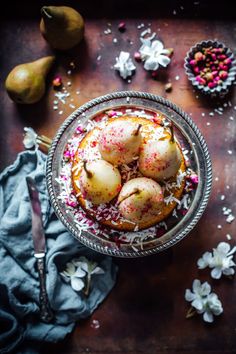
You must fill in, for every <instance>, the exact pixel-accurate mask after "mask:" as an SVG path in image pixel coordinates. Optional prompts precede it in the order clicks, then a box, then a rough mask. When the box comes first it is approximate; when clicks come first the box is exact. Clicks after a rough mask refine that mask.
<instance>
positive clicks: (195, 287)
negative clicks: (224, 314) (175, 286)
mask: <svg viewBox="0 0 236 354" xmlns="http://www.w3.org/2000/svg"><path fill="white" fill-rule="evenodd" d="M200 288H201V282H200V280H199V279H195V280H194V281H193V292H194V293H197V294H198V291H199V289H200Z"/></svg>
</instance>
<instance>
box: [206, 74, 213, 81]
mask: <svg viewBox="0 0 236 354" xmlns="http://www.w3.org/2000/svg"><path fill="white" fill-rule="evenodd" d="M213 78H214V76H213V74H212V73H206V75H205V79H206V80H207V81H212V80H213Z"/></svg>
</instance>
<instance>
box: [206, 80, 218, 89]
mask: <svg viewBox="0 0 236 354" xmlns="http://www.w3.org/2000/svg"><path fill="white" fill-rule="evenodd" d="M207 86H208V87H209V88H214V87H216V86H217V83H216V82H213V81H211V82H208V84H207Z"/></svg>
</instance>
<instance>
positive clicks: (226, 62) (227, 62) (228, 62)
mask: <svg viewBox="0 0 236 354" xmlns="http://www.w3.org/2000/svg"><path fill="white" fill-rule="evenodd" d="M231 63H232V60H231V59H230V58H226V59H225V60H224V64H225V65H230V64H231Z"/></svg>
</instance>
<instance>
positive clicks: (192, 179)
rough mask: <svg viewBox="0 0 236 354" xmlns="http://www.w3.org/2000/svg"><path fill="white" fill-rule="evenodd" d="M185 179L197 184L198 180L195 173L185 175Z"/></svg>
mask: <svg viewBox="0 0 236 354" xmlns="http://www.w3.org/2000/svg"><path fill="white" fill-rule="evenodd" d="M187 179H188V180H189V181H190V182H191V183H193V184H198V182H199V180H198V175H197V174H195V173H192V174H191V175H189V176H187Z"/></svg>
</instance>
